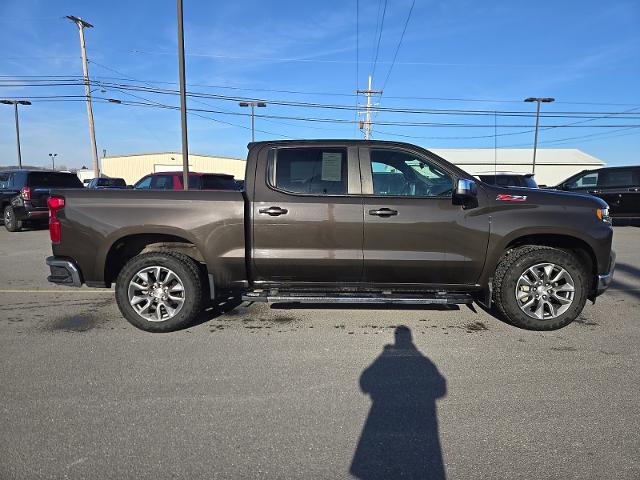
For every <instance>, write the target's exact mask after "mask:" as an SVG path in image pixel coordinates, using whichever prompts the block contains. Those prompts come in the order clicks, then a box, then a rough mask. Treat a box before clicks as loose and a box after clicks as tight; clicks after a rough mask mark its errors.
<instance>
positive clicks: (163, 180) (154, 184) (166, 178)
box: [151, 175, 173, 190]
mask: <svg viewBox="0 0 640 480" xmlns="http://www.w3.org/2000/svg"><path fill="white" fill-rule="evenodd" d="M151 190H173V176H172V175H156V176H153V177H151Z"/></svg>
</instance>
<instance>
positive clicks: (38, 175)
mask: <svg viewBox="0 0 640 480" xmlns="http://www.w3.org/2000/svg"><path fill="white" fill-rule="evenodd" d="M29 186H30V187H35V188H39V187H42V188H50V187H56V188H79V187H82V182H81V181H80V179H79V178H78V177H77V176H76V175H74V174H73V173H55V172H31V173H29Z"/></svg>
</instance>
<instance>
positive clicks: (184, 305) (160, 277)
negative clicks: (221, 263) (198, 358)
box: [115, 251, 202, 332]
mask: <svg viewBox="0 0 640 480" xmlns="http://www.w3.org/2000/svg"><path fill="white" fill-rule="evenodd" d="M115 290H116V301H117V302H118V308H119V309H120V312H122V315H124V317H125V318H126V319H127V320H128V321H129V323H131V324H132V325H134V326H135V327H138V328H140V329H142V330H146V331H148V332H171V331H174V330H178V329H181V328H185V327H188V326H189V325H191V324H192V323H193V321H194V319H195V317H196V316H197V315H198V314H199V313H200V310H201V305H202V280H201V274H200V271H199V270H198V266H197V264H196V262H195V261H194V260H192V259H191V258H190V257H187V256H186V255H183V254H181V253H177V252H170V251H166V252H152V253H144V254H142V255H138V256H136V257H134V258H132V259H131V260H129V261H128V262H127V264H126V265H125V266H124V267H123V268H122V270H121V271H120V274H119V275H118V279H117V281H116V287H115Z"/></svg>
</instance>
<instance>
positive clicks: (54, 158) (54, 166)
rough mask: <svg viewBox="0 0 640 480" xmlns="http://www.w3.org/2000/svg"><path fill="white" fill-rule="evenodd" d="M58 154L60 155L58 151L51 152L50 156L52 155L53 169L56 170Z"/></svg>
mask: <svg viewBox="0 0 640 480" xmlns="http://www.w3.org/2000/svg"><path fill="white" fill-rule="evenodd" d="M57 156H58V154H57V153H50V154H49V157H51V170H54V171H55V169H56V157H57Z"/></svg>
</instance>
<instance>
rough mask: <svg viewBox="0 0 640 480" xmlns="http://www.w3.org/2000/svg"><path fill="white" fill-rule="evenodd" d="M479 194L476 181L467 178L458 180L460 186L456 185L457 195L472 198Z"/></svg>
mask: <svg viewBox="0 0 640 480" xmlns="http://www.w3.org/2000/svg"><path fill="white" fill-rule="evenodd" d="M476 195H478V187H477V186H476V182H474V181H473V180H469V179H467V178H461V179H459V180H458V186H457V187H456V196H458V197H461V198H472V197H475V196H476Z"/></svg>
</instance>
